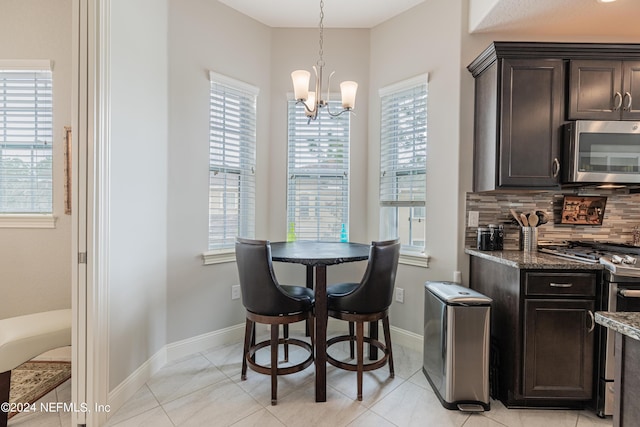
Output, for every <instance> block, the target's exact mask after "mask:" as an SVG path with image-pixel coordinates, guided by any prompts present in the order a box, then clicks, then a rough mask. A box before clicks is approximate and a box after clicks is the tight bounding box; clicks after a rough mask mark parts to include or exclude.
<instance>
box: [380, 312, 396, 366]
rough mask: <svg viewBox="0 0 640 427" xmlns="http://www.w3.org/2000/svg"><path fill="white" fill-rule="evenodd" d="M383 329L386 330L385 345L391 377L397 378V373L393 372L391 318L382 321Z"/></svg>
mask: <svg viewBox="0 0 640 427" xmlns="http://www.w3.org/2000/svg"><path fill="white" fill-rule="evenodd" d="M382 329H384V341H385V343H384V345H385V347H387V352H388V355H389V356H388V358H387V363H388V364H389V376H390V377H391V378H393V377H395V372H394V370H393V350H392V349H391V330H390V328H389V316H386V317H385V318H384V319H382Z"/></svg>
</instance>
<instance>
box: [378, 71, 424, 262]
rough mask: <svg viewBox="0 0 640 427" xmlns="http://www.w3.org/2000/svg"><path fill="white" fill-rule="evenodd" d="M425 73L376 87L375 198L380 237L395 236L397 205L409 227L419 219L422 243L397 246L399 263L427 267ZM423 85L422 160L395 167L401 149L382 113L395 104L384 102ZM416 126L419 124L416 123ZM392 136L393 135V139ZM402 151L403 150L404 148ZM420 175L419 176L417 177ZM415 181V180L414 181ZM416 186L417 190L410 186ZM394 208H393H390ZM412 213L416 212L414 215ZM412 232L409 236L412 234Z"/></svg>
mask: <svg viewBox="0 0 640 427" xmlns="http://www.w3.org/2000/svg"><path fill="white" fill-rule="evenodd" d="M428 81H429V75H428V74H426V73H425V74H421V75H418V76H415V77H413V78H409V79H406V80H403V81H401V82H398V83H395V84H392V85H389V86H386V87H383V88H381V89H380V90H379V102H380V147H379V148H380V168H379V172H380V175H379V176H380V181H379V193H378V202H379V209H380V236H381V238H382V239H389V238H396V237H398V235H399V233H400V230H399V228H400V227H399V218H398V216H399V209H401V208H403V209H408V211H409V218H408V220H409V221H410V222H411V227H410V228H412V227H413V223H414V222H417V223H422V227H423V229H422V236H424V238H421V239H420V240H422V241H423V244H422V245H419V246H415V245H408V244H407V243H406V242H405V243H404V244H402V246H401V256H400V262H401V263H403V264H409V265H415V266H420V267H428V263H429V256H428V255H427V254H426V252H425V251H426V219H425V218H424V216H425V215H426V205H427V203H426V198H427V192H426V180H427V165H426V159H427V149H428V127H427V124H428V122H427V117H428V116H427V103H428V91H429V84H428ZM422 86H424V104H423V105H424V113H425V115H424V118H423V119H424V143H421V144H420V145H422V144H424V148H421V147H418V148H419V149H420V155H424V164H423V165H422V166H419V165H411V166H409V167H405V168H402V169H401V168H400V167H396V166H397V165H398V164H399V163H400V162H399V161H398V159H399V158H400V157H401V155H402V152H401V151H400V150H399V149H398V147H399V146H400V144H399V143H398V140H397V139H398V138H399V137H400V135H398V134H399V132H397V133H394V132H393V130H392V129H386V128H385V127H384V126H385V124H386V123H385V117H386V116H387V115H390V114H392V113H394V112H395V110H397V109H399V108H398V106H397V105H394V104H392V105H391V108H392V109H391V110H389V111H387V110H385V102H386V101H390V102H393V98H387V97H394V96H396V97H398V100H399V101H398V102H400V100H401V99H402V98H403V92H409V91H412V90H416V89H418V88H420V87H422ZM385 98H387V99H386V100H385ZM405 99H410V95H409V94H407V95H406V97H405ZM418 126H420V125H418ZM410 133H411V134H416V133H420V129H419V128H416V127H415V126H414V127H413V128H411V131H410ZM394 138H395V139H394ZM409 150H414V151H415V150H416V145H412V146H410V147H409ZM405 155H406V152H405ZM413 157H415V156H413ZM420 176H423V178H422V181H420V178H419V177H420ZM400 178H402V179H405V180H406V182H407V183H408V185H409V191H408V194H409V197H408V199H402V200H401V199H400V197H401V191H400V189H401V188H402V186H401V185H398V183H399V182H400ZM416 183H417V184H416ZM414 186H416V187H415V188H419V189H420V191H417V190H415V189H414ZM394 208H395V210H394ZM420 210H422V212H423V214H422V217H418V215H417V212H416V211H420ZM414 213H415V214H416V215H414ZM411 233H412V231H410V234H409V238H410V239H412V240H411V241H413V238H414V237H416V238H418V237H419V236H415V235H414V234H411ZM412 236H413V237H412Z"/></svg>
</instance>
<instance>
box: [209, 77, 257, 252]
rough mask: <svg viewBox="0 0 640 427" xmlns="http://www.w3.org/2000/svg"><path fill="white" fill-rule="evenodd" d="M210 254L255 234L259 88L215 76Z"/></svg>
mask: <svg viewBox="0 0 640 427" xmlns="http://www.w3.org/2000/svg"><path fill="white" fill-rule="evenodd" d="M210 79H211V107H210V108H211V109H210V124H209V250H229V249H233V248H234V245H235V239H236V237H237V236H241V237H247V238H253V237H254V235H255V188H256V186H255V157H256V100H257V96H258V89H257V88H255V87H253V86H250V85H248V84H246V83H242V82H239V81H236V80H234V79H231V78H229V77H225V76H222V75H220V74H217V73H214V72H211V73H210Z"/></svg>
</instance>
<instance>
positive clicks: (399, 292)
mask: <svg viewBox="0 0 640 427" xmlns="http://www.w3.org/2000/svg"><path fill="white" fill-rule="evenodd" d="M396 301H398V302H400V303H404V289H402V288H396Z"/></svg>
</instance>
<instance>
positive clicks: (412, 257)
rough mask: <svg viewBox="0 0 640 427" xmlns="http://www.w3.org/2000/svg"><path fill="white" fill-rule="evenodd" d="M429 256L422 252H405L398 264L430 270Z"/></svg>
mask: <svg viewBox="0 0 640 427" xmlns="http://www.w3.org/2000/svg"><path fill="white" fill-rule="evenodd" d="M429 259H430V257H429V255H426V254H424V253H420V252H405V253H401V254H400V259H399V260H398V264H403V265H413V266H414V267H423V268H429Z"/></svg>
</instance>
